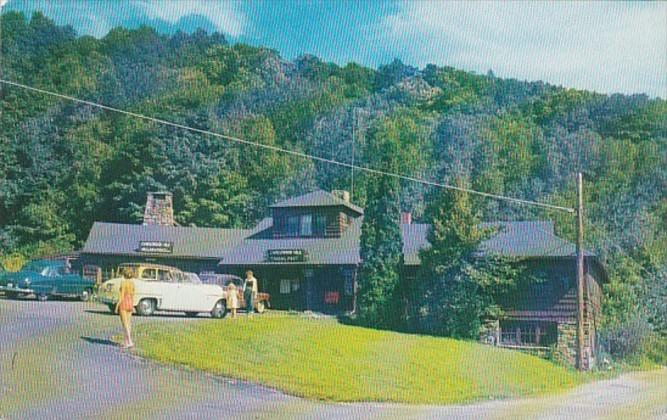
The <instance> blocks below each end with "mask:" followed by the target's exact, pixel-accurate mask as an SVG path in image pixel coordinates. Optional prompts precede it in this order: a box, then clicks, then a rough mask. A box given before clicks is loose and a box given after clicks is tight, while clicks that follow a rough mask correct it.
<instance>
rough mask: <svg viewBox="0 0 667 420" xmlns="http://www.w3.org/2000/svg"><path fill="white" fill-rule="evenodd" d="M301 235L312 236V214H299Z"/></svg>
mask: <svg viewBox="0 0 667 420" xmlns="http://www.w3.org/2000/svg"><path fill="white" fill-rule="evenodd" d="M301 236H313V215H312V214H304V215H302V216H301Z"/></svg>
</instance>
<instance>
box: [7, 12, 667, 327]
mask: <svg viewBox="0 0 667 420" xmlns="http://www.w3.org/2000/svg"><path fill="white" fill-rule="evenodd" d="M1 19H2V20H1V23H0V39H1V57H0V59H1V72H2V78H4V79H8V80H12V81H16V82H19V83H24V84H27V85H30V86H34V87H39V88H43V89H47V90H52V91H56V92H60V93H63V94H67V95H72V96H76V97H79V98H82V99H86V100H90V101H95V102H99V103H102V104H105V105H109V106H114V107H118V108H122V109H125V110H129V111H133V112H138V113H142V114H146V115H150V116H153V117H157V118H162V119H165V120H169V121H173V122H176V123H181V124H186V125H189V126H192V127H196V128H200V129H205V130H211V131H214V132H219V133H225V134H229V135H234V136H238V137H241V138H243V139H247V140H251V141H255V142H261V143H263V144H269V145H277V146H280V147H283V148H288V149H292V150H298V151H303V152H306V153H310V154H314V155H317V156H322V157H325V158H332V159H336V160H340V161H343V162H351V161H352V150H353V147H352V146H353V134H354V135H356V143H355V147H354V150H355V156H354V161H355V163H356V164H359V165H362V166H370V167H373V168H377V169H384V167H383V162H382V161H379V162H378V161H377V159H374V158H373V157H374V156H373V150H374V149H373V145H374V144H376V143H377V141H376V140H377V139H379V138H393V139H396V140H397V141H398V142H400V144H401V148H400V150H398V151H397V153H398V154H400V156H398V158H397V159H396V161H395V162H398V163H396V164H394V165H392V168H391V169H392V170H396V171H398V172H401V173H403V174H406V175H410V176H414V177H418V178H424V179H429V180H435V181H438V182H453V180H454V179H464V180H466V182H467V184H468V185H469V186H470V187H472V188H475V189H478V190H483V191H487V192H492V193H498V194H505V195H510V196H513V197H520V198H525V199H530V200H539V201H545V202H550V203H554V204H559V205H566V206H569V207H572V206H573V205H574V197H575V196H574V186H575V184H574V175H575V173H576V172H577V171H582V172H583V173H584V178H585V201H586V216H587V232H586V233H587V246H589V247H590V248H592V249H594V250H595V251H597V252H599V253H600V254H601V255H602V256H603V258H605V260H606V261H608V264H609V270H610V273H611V274H612V277H613V278H614V279H615V282H614V284H613V286H612V287H611V288H616V289H617V290H616V289H614V290H616V292H615V293H618V294H620V295H623V294H625V293H630V292H629V291H628V290H630V288H632V290H635V289H636V288H637V287H639V288H641V289H642V290H645V289H649V290H650V291H655V290H657V289H660V288H662V290H663V292H662V293H664V288H665V285H664V283H665V280H664V278H665V277H664V272H665V266H666V260H667V102H666V101H665V100H664V99H650V98H648V97H647V96H645V95H633V96H625V95H602V94H597V93H592V92H586V91H579V90H572V89H567V88H562V87H556V86H551V85H548V84H545V83H542V82H523V81H517V80H510V79H501V78H498V77H495V76H494V75H493V74H492V73H491V72H489V73H488V74H486V75H478V74H473V73H469V72H464V71H460V70H457V69H454V68H451V67H438V66H434V65H428V66H426V67H425V68H423V69H418V68H414V67H411V66H408V65H404V64H403V63H401V62H400V61H398V60H395V61H394V62H392V63H389V64H387V65H384V66H380V67H379V68H378V69H377V70H375V69H371V68H366V67H363V66H360V65H357V64H354V63H351V64H347V65H345V66H338V65H335V64H331V63H326V62H323V61H321V60H320V59H318V58H317V57H314V56H310V55H304V56H301V57H299V58H297V59H295V60H294V61H288V60H286V59H283V58H281V57H280V56H279V54H278V53H277V52H276V51H273V50H270V49H266V48H258V47H252V46H248V45H242V44H235V45H230V44H229V43H228V42H227V41H226V40H225V38H224V36H222V35H220V34H207V33H205V32H203V31H199V32H195V33H193V34H190V35H189V34H185V33H181V32H179V33H176V34H174V35H173V36H167V35H160V34H158V33H156V32H155V31H154V30H153V29H151V28H147V27H142V28H140V29H137V30H127V29H123V28H117V29H114V30H112V31H111V32H109V33H108V34H107V35H106V36H104V37H103V38H101V39H96V38H93V37H90V36H77V34H76V33H74V31H73V30H72V29H71V28H69V27H59V26H56V25H54V24H53V23H52V22H51V21H50V20H48V19H47V18H45V17H44V16H43V15H40V14H36V15H34V16H32V17H31V18H29V19H28V18H26V17H24V16H23V15H21V14H18V13H6V14H4V15H2V18H1ZM600 71H604V69H600ZM0 101H1V108H0V109H1V116H0V121H1V122H0V127H1V131H0V253H2V254H5V255H7V254H11V253H12V252H20V253H24V254H35V253H40V252H52V251H54V250H56V249H71V248H76V247H78V246H80V244H81V243H82V241H83V240H85V238H86V235H87V233H88V230H89V229H90V227H91V225H92V223H93V222H94V221H96V220H103V221H117V222H137V221H139V220H140V216H141V214H142V207H143V204H144V201H145V193H146V191H150V190H169V191H172V192H173V193H174V204H175V212H176V219H177V221H178V222H179V223H180V224H182V225H190V224H194V225H197V226H220V227H238V226H252V225H253V224H254V223H255V222H256V221H257V220H258V219H259V218H261V217H262V216H264V215H265V212H266V207H267V205H268V204H270V203H272V202H275V201H276V200H278V199H280V198H284V197H287V196H290V195H293V194H297V193H302V192H307V191H310V190H312V189H314V188H316V187H319V188H322V189H327V190H330V189H333V188H344V189H349V187H350V181H351V173H350V170H349V169H345V168H341V167H336V166H331V165H326V164H324V163H314V162H312V161H309V160H304V159H300V158H297V157H293V156H288V155H284V154H278V153H276V152H270V151H266V150H261V149H258V148H256V147H253V146H247V145H239V144H234V143H230V142H228V141H226V140H223V139H220V138H216V137H212V136H205V135H200V134H195V133H192V132H188V131H183V130H179V129H175V128H169V127H165V126H160V125H156V124H154V123H150V122H146V121H142V120H138V119H133V118H130V117H127V116H123V115H119V114H116V113H111V112H108V111H103V110H100V109H96V108H93V107H90V106H86V105H81V104H76V103H72V102H69V101H66V100H60V99H56V98H53V97H48V96H45V95H42V94H37V93H34V92H29V91H25V90H21V89H19V88H16V87H9V86H5V85H3V86H2V88H1V90H0ZM368 177H369V176H368V175H365V174H363V173H361V172H355V174H354V179H355V188H354V196H353V200H354V201H355V202H357V203H359V204H361V205H363V204H364V203H365V199H366V197H365V195H366V185H367V183H368ZM400 194H401V206H402V210H403V211H412V212H413V214H414V217H415V219H416V220H420V219H422V220H424V219H423V218H424V217H425V215H424V209H425V208H426V207H427V206H426V204H427V203H428V202H429V201H430V199H431V197H432V196H433V195H434V190H433V188H431V187H427V186H424V185H421V184H417V183H407V182H403V183H402V184H401V192H400ZM481 205H482V206H483V209H484V213H483V219H485V220H512V219H538V218H548V219H554V220H556V222H557V226H558V229H559V233H560V234H562V235H564V236H565V237H569V238H572V235H573V232H574V219H573V218H572V217H571V215H568V214H564V213H554V212H547V211H544V210H537V209H535V208H529V207H520V206H516V205H510V204H506V203H501V202H497V201H492V200H486V201H484V202H482V203H481ZM637 262H639V263H641V264H642V265H643V266H644V267H645V269H646V270H648V271H650V273H646V272H645V271H644V269H643V268H640V267H639V265H637ZM649 274H650V275H649ZM660 282H661V283H660ZM612 292H613V291H612ZM612 292H610V293H612ZM632 293H635V292H632ZM651 293H653V292H651ZM660 296H662V297H663V299H662V301H661V298H660ZM653 298H654V299H655V302H656V305H658V304H661V305H663V306H664V305H665V302H664V295H659V294H658V295H655V296H653ZM610 302H611V304H610V305H609V307H610V308H614V306H613V305H614V304H617V306H619V307H620V306H622V305H628V304H629V303H627V301H626V300H622V302H621V300H620V299H619V301H618V302H616V301H614V300H613V299H612V300H611V301H610ZM632 304H636V302H635V303H632ZM625 309H627V308H625ZM625 309H623V310H625ZM618 310H619V311H620V310H621V309H620V308H619V309H618ZM664 313H665V312H664V311H663V312H662V314H664ZM652 316H653V317H655V316H658V315H656V314H654V315H652ZM663 322H664V320H663Z"/></svg>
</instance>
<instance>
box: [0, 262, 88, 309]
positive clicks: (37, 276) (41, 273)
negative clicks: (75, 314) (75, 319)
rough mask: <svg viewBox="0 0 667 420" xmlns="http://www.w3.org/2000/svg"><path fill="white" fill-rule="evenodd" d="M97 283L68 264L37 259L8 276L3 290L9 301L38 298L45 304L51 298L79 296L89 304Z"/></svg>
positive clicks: (0, 286) (0, 285) (0, 282)
mask: <svg viewBox="0 0 667 420" xmlns="http://www.w3.org/2000/svg"><path fill="white" fill-rule="evenodd" d="M94 287H95V282H94V281H93V280H89V279H86V278H83V277H81V276H80V275H78V274H75V273H72V272H70V269H69V267H68V265H67V264H66V263H65V261H52V260H35V261H31V262H29V263H28V264H26V265H25V266H24V267H23V268H22V269H21V271H18V272H16V273H4V275H2V278H1V280H0V291H4V292H5V296H7V297H8V298H10V299H11V298H17V297H20V296H28V295H35V296H36V297H37V299H38V300H40V301H45V300H47V299H49V298H51V297H54V296H59V297H76V298H79V299H81V300H83V301H87V300H89V299H90V298H91V296H92V295H93V290H94Z"/></svg>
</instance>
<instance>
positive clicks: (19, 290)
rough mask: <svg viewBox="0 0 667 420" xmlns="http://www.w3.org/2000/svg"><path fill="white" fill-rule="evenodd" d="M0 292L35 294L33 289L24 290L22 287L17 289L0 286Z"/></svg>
mask: <svg viewBox="0 0 667 420" xmlns="http://www.w3.org/2000/svg"><path fill="white" fill-rule="evenodd" d="M0 292H5V293H7V292H10V293H26V294H30V293H35V291H34V290H33V289H24V288H21V287H15V286H0Z"/></svg>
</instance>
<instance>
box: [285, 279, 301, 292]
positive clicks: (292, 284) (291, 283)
mask: <svg viewBox="0 0 667 420" xmlns="http://www.w3.org/2000/svg"><path fill="white" fill-rule="evenodd" d="M298 291H299V280H296V279H291V280H290V279H281V280H280V294H282V295H286V294H289V293H294V292H298Z"/></svg>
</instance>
